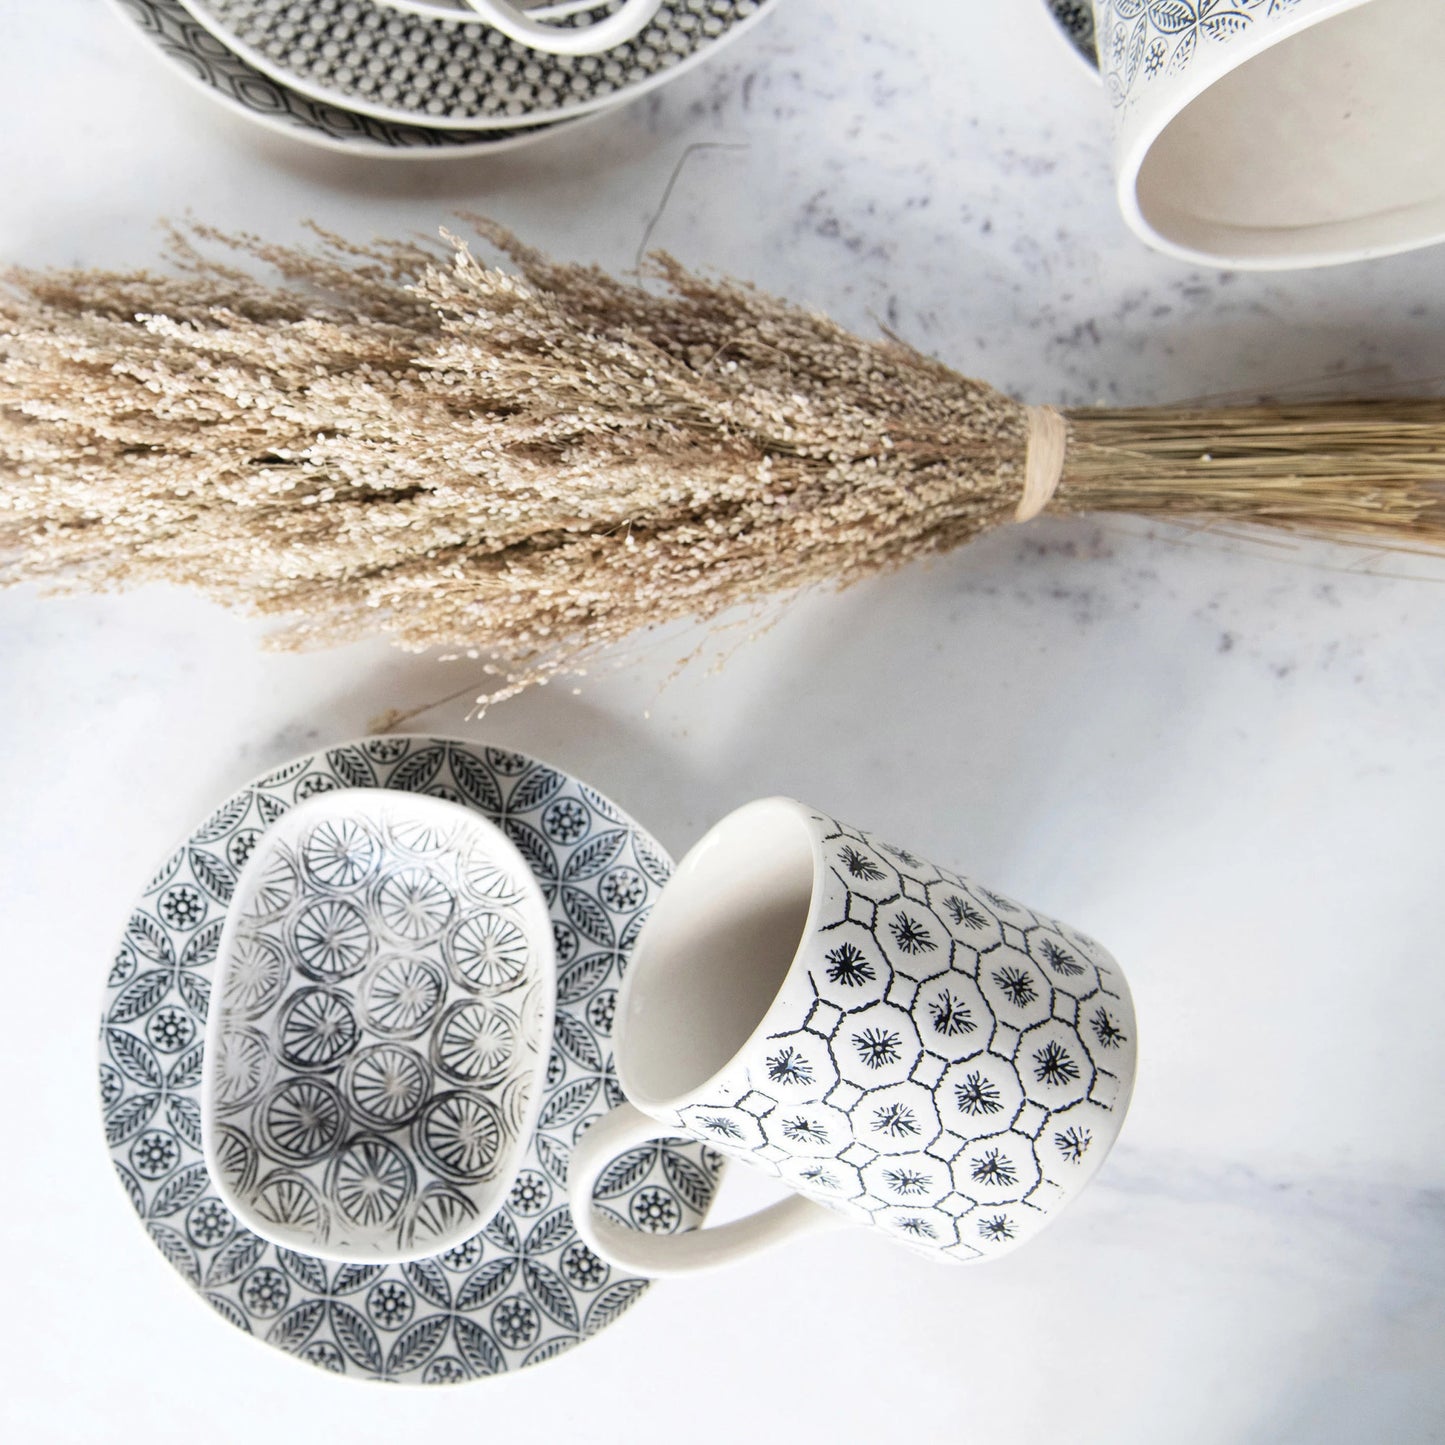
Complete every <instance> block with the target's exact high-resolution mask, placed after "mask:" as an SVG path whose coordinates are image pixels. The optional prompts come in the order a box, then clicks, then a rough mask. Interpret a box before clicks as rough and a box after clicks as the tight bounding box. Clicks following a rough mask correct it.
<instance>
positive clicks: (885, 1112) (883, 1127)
mask: <svg viewBox="0 0 1445 1445" xmlns="http://www.w3.org/2000/svg"><path fill="white" fill-rule="evenodd" d="M873 1132H874V1133H876V1134H886V1135H887V1136H888V1137H889V1138H890V1139H906V1138H909V1137H910V1136H912V1135H915V1134H917V1133H918V1132H919V1128H918V1116H917V1115H916V1114H915V1113H914V1112H913V1110H912V1109H910V1108H909V1107H908V1105H907V1104H898V1103H893V1104H884V1105H883V1107H882V1108H880V1109H875V1110H874V1111H873Z"/></svg>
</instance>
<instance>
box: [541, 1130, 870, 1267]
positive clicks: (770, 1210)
mask: <svg viewBox="0 0 1445 1445" xmlns="http://www.w3.org/2000/svg"><path fill="white" fill-rule="evenodd" d="M676 1136H677V1130H676V1129H675V1128H669V1127H668V1126H667V1125H665V1124H659V1123H658V1121H657V1120H656V1119H651V1118H649V1117H648V1116H647V1115H646V1114H644V1113H643V1112H642V1111H641V1110H640V1109H635V1108H633V1106H632V1105H631V1104H619V1105H618V1106H617V1107H616V1108H615V1109H613V1110H612V1112H611V1113H610V1114H607V1115H605V1116H604V1117H603V1118H601V1119H599V1120H598V1121H597V1122H596V1123H595V1124H594V1125H593V1126H592V1127H591V1128H590V1129H588V1131H587V1132H586V1133H585V1134H584V1135H583V1136H582V1138H581V1139H580V1140H579V1141H578V1142H577V1146H576V1148H575V1149H574V1150H573V1151H572V1159H571V1162H570V1164H569V1165H568V1168H567V1196H568V1200H569V1202H570V1203H571V1206H572V1220H573V1223H574V1224H575V1225H576V1226H577V1233H578V1234H579V1235H580V1236H581V1239H582V1242H583V1244H585V1245H586V1246H587V1248H588V1249H590V1250H591V1251H592V1253H593V1254H595V1255H597V1256H599V1257H600V1258H602V1259H605V1260H606V1261H607V1262H608V1263H609V1264H614V1265H617V1266H618V1267H619V1268H620V1269H627V1270H632V1271H633V1272H634V1273H636V1274H641V1275H647V1276H650V1277H651V1278H654V1279H657V1278H661V1277H663V1276H665V1275H675V1274H692V1273H694V1272H695V1271H697V1270H702V1269H715V1268H717V1267H718V1266H719V1265H724V1264H731V1263H732V1262H733V1261H734V1260H737V1259H741V1258H743V1257H744V1256H745V1255H749V1254H753V1253H755V1252H756V1251H757V1250H760V1249H767V1248H770V1247H771V1246H772V1245H775V1244H781V1243H782V1242H783V1241H784V1240H785V1239H792V1238H793V1237H795V1236H796V1235H800V1234H811V1233H813V1232H814V1231H815V1230H819V1229H828V1228H834V1227H838V1226H841V1225H844V1224H847V1222H848V1221H847V1220H846V1219H845V1218H844V1217H843V1216H842V1215H841V1214H838V1213H837V1212H836V1211H834V1210H831V1209H825V1208H824V1207H823V1206H822V1205H821V1204H814V1203H813V1201H812V1200H811V1199H805V1198H804V1197H803V1196H802V1195H801V1194H794V1195H792V1196H790V1197H789V1198H787V1199H780V1200H779V1201H778V1202H777V1203H776V1204H770V1205H768V1207H767V1208H766V1209H760V1210H758V1212H757V1213H756V1214H749V1215H747V1216H746V1217H745V1218H743V1219H734V1220H730V1221H729V1222H728V1223H727V1224H719V1225H715V1226H714V1227H712V1228H711V1229H708V1228H703V1229H694V1230H689V1231H688V1232H687V1233H685V1234H645V1233H643V1231H641V1230H640V1229H628V1228H626V1227H625V1226H623V1225H619V1224H615V1223H613V1221H612V1220H610V1219H604V1218H603V1217H602V1215H601V1214H600V1213H599V1212H598V1210H597V1206H596V1205H595V1204H594V1203H593V1200H592V1190H593V1188H594V1186H595V1185H596V1183H597V1180H598V1177H599V1176H600V1175H601V1173H602V1171H603V1170H604V1169H605V1168H606V1167H607V1166H608V1165H609V1164H610V1163H611V1162H612V1161H613V1160H614V1159H616V1158H617V1156H618V1155H619V1154H625V1153H627V1151H628V1150H629V1149H636V1148H639V1147H640V1146H641V1145H643V1144H647V1143H650V1142H651V1141H652V1140H654V1139H670V1138H675V1137H676Z"/></svg>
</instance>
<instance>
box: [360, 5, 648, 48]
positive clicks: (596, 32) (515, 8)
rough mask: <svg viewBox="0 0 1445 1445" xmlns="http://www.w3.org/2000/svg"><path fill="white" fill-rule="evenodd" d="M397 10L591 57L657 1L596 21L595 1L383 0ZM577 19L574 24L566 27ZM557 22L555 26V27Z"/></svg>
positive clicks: (625, 36) (621, 8)
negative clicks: (476, 23) (475, 24)
mask: <svg viewBox="0 0 1445 1445" xmlns="http://www.w3.org/2000/svg"><path fill="white" fill-rule="evenodd" d="M386 3H387V4H388V5H390V6H392V7H393V8H394V9H397V10H406V11H410V12H411V13H413V14H416V15H424V16H426V17H427V18H428V19H440V20H465V19H472V20H485V21H486V22H487V24H488V25H491V26H493V27H494V28H495V29H497V30H500V31H501V32H502V34H503V35H505V36H507V37H508V38H510V39H512V40H516V41H519V42H520V43H521V44H523V45H528V46H531V48H532V49H533V50H543V51H547V52H548V53H550V54H552V55H596V54H599V53H600V52H602V51H604V50H611V49H612V47H613V46H614V45H621V44H622V43H623V42H624V41H626V40H631V39H632V37H633V36H634V35H636V34H638V33H639V32H640V31H641V30H642V29H644V27H645V26H646V25H647V22H648V21H649V20H651V19H652V17H653V16H654V15H656V14H657V12H658V10H659V9H660V8H661V6H662V0H621V3H620V4H619V5H618V6H617V7H616V8H615V9H614V10H612V11H611V12H610V13H609V14H606V15H603V16H602V17H601V18H600V19H593V18H591V14H590V12H592V11H595V10H597V9H598V8H599V6H598V4H597V0H556V3H553V4H549V5H531V6H524V5H522V4H519V3H518V0H386ZM579 15H582V16H583V19H582V20H581V22H580V23H578V24H569V23H566V22H568V21H571V20H572V19H573V18H574V17H576V16H579ZM559 22H561V23H559Z"/></svg>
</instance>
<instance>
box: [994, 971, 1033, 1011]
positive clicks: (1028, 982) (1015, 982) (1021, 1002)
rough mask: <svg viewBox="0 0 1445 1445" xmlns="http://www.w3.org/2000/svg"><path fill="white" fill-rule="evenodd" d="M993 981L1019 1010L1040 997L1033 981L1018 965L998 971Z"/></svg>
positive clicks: (995, 972)
mask: <svg viewBox="0 0 1445 1445" xmlns="http://www.w3.org/2000/svg"><path fill="white" fill-rule="evenodd" d="M993 981H994V982H995V983H996V984H997V985H998V986H999V988H1000V989H1002V990H1003V993H1004V996H1005V997H1006V998H1007V999H1008V1001H1009V1002H1010V1003H1011V1004H1014V1005H1015V1006H1016V1007H1018V1008H1024V1007H1026V1006H1027V1005H1029V1004H1031V1003H1032V1002H1033V1001H1034V1000H1035V999H1036V998H1037V997H1038V996H1039V991H1038V989H1036V988H1035V987H1034V981H1033V979H1031V978H1030V977H1029V976H1028V974H1027V973H1025V972H1024V970H1023V969H1021V968H1019V967H1018V966H1017V965H1016V964H1011V965H1009V967H1007V968H1000V969H996V970H995V971H994V973H993Z"/></svg>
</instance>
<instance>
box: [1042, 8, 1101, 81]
mask: <svg viewBox="0 0 1445 1445" xmlns="http://www.w3.org/2000/svg"><path fill="white" fill-rule="evenodd" d="M1044 3H1045V5H1046V6H1047V7H1048V11H1049V14H1050V15H1051V16H1052V17H1053V20H1054V24H1055V25H1057V26H1058V27H1059V30H1060V31H1061V32H1062V34H1063V37H1064V39H1065V40H1067V41H1068V42H1069V44H1070V45H1071V46H1073V48H1074V53H1075V54H1076V55H1077V56H1078V57H1079V59H1080V60H1082V61H1083V62H1084V64H1085V65H1087V66H1088V67H1089V68H1090V69H1091V70H1097V69H1098V68H1099V58H1098V56H1097V55H1096V54H1095V51H1094V6H1093V0H1044Z"/></svg>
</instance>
